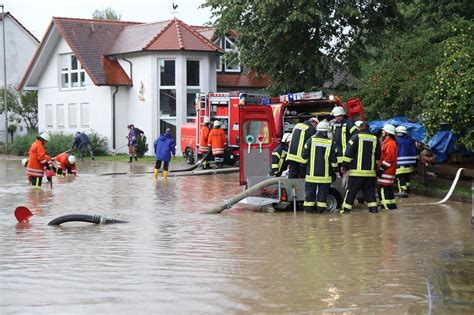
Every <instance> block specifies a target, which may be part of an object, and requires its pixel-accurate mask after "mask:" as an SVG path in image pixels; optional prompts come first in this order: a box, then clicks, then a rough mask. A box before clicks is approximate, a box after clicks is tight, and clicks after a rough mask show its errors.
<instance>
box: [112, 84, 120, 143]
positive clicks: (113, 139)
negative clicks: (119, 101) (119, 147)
mask: <svg viewBox="0 0 474 315" xmlns="http://www.w3.org/2000/svg"><path fill="white" fill-rule="evenodd" d="M118 89H119V87H118V86H117V85H116V86H115V92H114V93H113V94H112V149H113V150H115V148H116V142H115V138H116V137H115V95H117V93H118Z"/></svg>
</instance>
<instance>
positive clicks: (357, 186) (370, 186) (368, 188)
mask: <svg viewBox="0 0 474 315" xmlns="http://www.w3.org/2000/svg"><path fill="white" fill-rule="evenodd" d="M375 182H376V178H375V177H361V176H349V181H348V183H347V190H346V196H345V197H344V203H343V204H342V210H341V213H344V212H350V211H351V210H352V205H353V204H354V200H355V198H356V196H357V193H358V192H359V190H362V193H363V194H364V199H365V201H366V202H367V207H368V208H369V211H370V212H372V213H377V212H378V209H377V200H376V198H375Z"/></svg>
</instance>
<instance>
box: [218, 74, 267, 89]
mask: <svg viewBox="0 0 474 315" xmlns="http://www.w3.org/2000/svg"><path fill="white" fill-rule="evenodd" d="M270 83H271V81H270V79H269V78H268V77H257V76H256V75H255V74H253V73H247V74H228V73H225V74H219V73H218V74H217V87H220V88H222V87H223V88H243V87H253V88H266V87H267V86H269V85H270Z"/></svg>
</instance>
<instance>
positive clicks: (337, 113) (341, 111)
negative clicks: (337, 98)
mask: <svg viewBox="0 0 474 315" xmlns="http://www.w3.org/2000/svg"><path fill="white" fill-rule="evenodd" d="M345 114H346V111H345V110H344V108H342V107H341V106H334V108H333V109H332V111H331V115H332V116H334V117H336V116H341V115H345Z"/></svg>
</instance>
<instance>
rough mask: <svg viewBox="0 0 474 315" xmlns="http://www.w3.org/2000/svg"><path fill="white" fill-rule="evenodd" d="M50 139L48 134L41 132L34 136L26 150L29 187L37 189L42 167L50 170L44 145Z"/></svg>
mask: <svg viewBox="0 0 474 315" xmlns="http://www.w3.org/2000/svg"><path fill="white" fill-rule="evenodd" d="M50 139H51V137H50V136H49V134H47V133H46V132H43V133H42V134H40V135H39V136H36V140H35V142H33V144H32V145H31V147H30V149H29V150H28V155H29V157H28V164H27V166H26V174H27V175H28V178H29V179H30V182H31V187H32V188H35V189H39V188H40V187H41V182H42V179H43V175H44V169H46V170H47V171H49V170H51V166H50V164H49V163H48V161H47V159H46V150H45V148H44V147H45V146H46V144H47V143H48V141H49V140H50Z"/></svg>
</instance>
